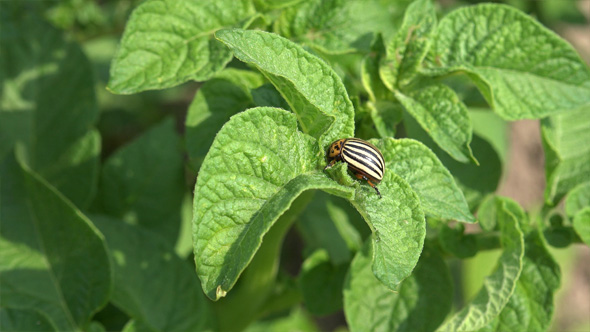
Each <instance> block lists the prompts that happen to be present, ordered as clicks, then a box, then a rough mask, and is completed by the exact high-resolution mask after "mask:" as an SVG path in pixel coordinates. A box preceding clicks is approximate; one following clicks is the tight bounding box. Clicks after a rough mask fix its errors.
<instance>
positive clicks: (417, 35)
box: [379, 0, 436, 91]
mask: <svg viewBox="0 0 590 332" xmlns="http://www.w3.org/2000/svg"><path fill="white" fill-rule="evenodd" d="M435 26H436V13H435V11H434V7H433V6H432V3H431V0H417V1H414V2H413V3H412V4H411V5H410V6H408V9H407V10H406V13H405V15H404V22H403V23H402V26H401V28H400V29H399V30H398V31H397V33H396V34H395V37H394V38H393V39H392V40H391V41H390V42H389V43H388V44H387V55H386V57H385V58H384V59H383V60H382V63H381V65H380V68H379V74H380V76H381V78H382V80H383V83H384V84H385V85H386V86H387V87H388V88H389V89H390V90H391V91H395V90H397V89H398V87H403V86H405V85H407V84H409V83H410V80H411V79H412V77H413V76H414V75H415V74H416V73H417V72H418V69H419V66H420V64H421V63H422V61H423V60H424V57H425V56H426V53H427V52H428V49H429V48H430V44H431V43H432V39H431V38H430V36H431V35H432V33H433V32H434V28H435Z"/></svg>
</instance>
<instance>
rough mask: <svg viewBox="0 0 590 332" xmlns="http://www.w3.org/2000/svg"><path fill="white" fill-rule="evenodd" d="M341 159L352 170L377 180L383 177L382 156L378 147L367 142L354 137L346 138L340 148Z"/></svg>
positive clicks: (383, 163) (383, 165) (383, 164)
mask: <svg viewBox="0 0 590 332" xmlns="http://www.w3.org/2000/svg"><path fill="white" fill-rule="evenodd" d="M342 159H343V161H345V162H346V163H348V165H349V166H350V167H351V168H353V169H354V170H356V171H358V172H361V173H363V174H366V175H367V176H369V177H370V178H372V179H374V180H376V181H377V182H379V181H381V180H382V179H383V169H384V167H385V162H384V161H383V156H382V155H381V152H380V151H379V149H377V148H376V147H375V146H374V145H373V144H371V143H369V142H366V141H363V140H360V139H355V138H349V139H347V140H346V142H345V143H344V147H343V148H342Z"/></svg>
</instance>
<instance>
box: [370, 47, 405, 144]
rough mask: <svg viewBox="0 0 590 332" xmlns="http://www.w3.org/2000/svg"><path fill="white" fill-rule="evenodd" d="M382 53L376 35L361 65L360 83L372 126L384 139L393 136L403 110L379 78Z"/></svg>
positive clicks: (383, 50)
mask: <svg viewBox="0 0 590 332" xmlns="http://www.w3.org/2000/svg"><path fill="white" fill-rule="evenodd" d="M384 53H385V46H384V45H383V40H382V38H381V35H377V38H375V40H374V41H373V45H372V46H371V52H370V53H369V54H368V55H367V56H366V57H365V58H364V59H363V61H362V63H361V82H362V84H363V87H364V88H365V90H366V91H367V93H368V94H369V101H368V102H367V103H366V104H365V106H366V108H367V110H368V111H369V113H370V115H371V119H372V120H373V125H374V126H375V129H376V130H377V133H378V134H379V135H380V136H381V137H383V138H386V137H393V136H395V126H396V125H397V124H398V123H399V122H401V120H402V114H403V109H402V107H401V105H400V104H399V103H398V102H397V101H395V99H394V98H393V93H391V91H389V90H388V89H387V87H386V86H385V85H384V84H383V82H382V81H381V78H380V77H379V63H380V62H381V59H382V57H383V56H384Z"/></svg>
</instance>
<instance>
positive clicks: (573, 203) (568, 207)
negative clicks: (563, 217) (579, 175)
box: [565, 181, 590, 217]
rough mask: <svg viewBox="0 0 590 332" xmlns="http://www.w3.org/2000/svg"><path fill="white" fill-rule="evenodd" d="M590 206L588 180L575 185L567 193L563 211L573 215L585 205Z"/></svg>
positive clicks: (589, 184)
mask: <svg viewBox="0 0 590 332" xmlns="http://www.w3.org/2000/svg"><path fill="white" fill-rule="evenodd" d="M588 206H590V181H589V182H584V183H581V184H579V185H577V186H576V187H575V188H574V189H572V191H570V192H569V194H568V195H567V199H566V200H565V211H566V213H567V215H568V216H570V217H573V216H575V215H576V213H578V211H580V210H582V209H583V208H585V207H588Z"/></svg>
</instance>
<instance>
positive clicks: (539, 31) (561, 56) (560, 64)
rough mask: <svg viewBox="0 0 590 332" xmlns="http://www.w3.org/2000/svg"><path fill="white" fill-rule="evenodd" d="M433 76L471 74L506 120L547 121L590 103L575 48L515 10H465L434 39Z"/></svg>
mask: <svg viewBox="0 0 590 332" xmlns="http://www.w3.org/2000/svg"><path fill="white" fill-rule="evenodd" d="M433 40H434V42H433V45H432V48H431V55H430V56H431V66H432V68H431V69H430V74H449V73H453V72H458V71H459V72H461V71H462V72H466V73H467V74H468V75H469V77H470V78H471V79H472V80H474V82H475V83H476V85H477V86H478V88H479V89H480V91H481V92H482V94H483V96H484V97H485V98H486V100H487V101H488V103H489V104H490V105H491V106H492V108H493V109H494V110H495V111H496V112H497V113H498V114H499V115H500V116H502V117H503V118H504V119H506V120H518V119H525V118H542V117H545V116H547V115H552V114H555V113H558V112H562V111H565V110H573V109H576V108H579V107H580V106H582V105H585V104H588V103H590V69H589V68H588V66H587V65H586V64H584V62H583V61H582V60H581V59H580V56H579V55H578V54H577V53H576V51H575V50H574V48H573V47H572V46H571V45H570V44H568V43H567V42H566V41H565V40H563V39H561V38H560V37H558V36H557V35H556V34H555V33H554V32H552V31H550V30H549V29H547V28H545V27H543V26H542V25H541V24H539V23H538V22H536V21H535V20H534V19H533V18H531V17H530V16H527V15H525V14H524V13H522V12H520V11H518V10H517V9H514V8H512V7H509V6H504V5H499V4H482V5H478V6H470V7H463V8H460V9H458V10H455V11H453V12H452V13H450V14H449V15H447V16H446V17H444V18H443V19H442V20H441V21H440V23H439V25H438V29H437V31H436V34H435V35H434V36H433Z"/></svg>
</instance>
